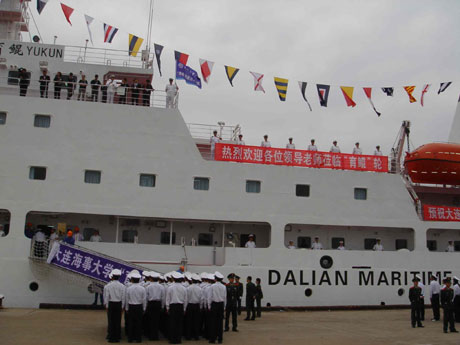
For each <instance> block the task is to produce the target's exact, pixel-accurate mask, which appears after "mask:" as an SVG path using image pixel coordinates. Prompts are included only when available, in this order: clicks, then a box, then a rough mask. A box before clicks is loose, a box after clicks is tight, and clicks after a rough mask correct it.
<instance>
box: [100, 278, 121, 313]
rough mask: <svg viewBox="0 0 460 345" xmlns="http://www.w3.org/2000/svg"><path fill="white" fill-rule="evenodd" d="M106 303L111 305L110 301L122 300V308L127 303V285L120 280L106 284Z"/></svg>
mask: <svg viewBox="0 0 460 345" xmlns="http://www.w3.org/2000/svg"><path fill="white" fill-rule="evenodd" d="M103 295H104V305H105V307H106V308H108V307H109V302H121V306H122V308H124V307H125V303H126V287H125V286H124V285H123V284H122V283H120V282H119V281H118V280H112V281H111V282H110V283H108V284H107V285H106V286H104V293H103Z"/></svg>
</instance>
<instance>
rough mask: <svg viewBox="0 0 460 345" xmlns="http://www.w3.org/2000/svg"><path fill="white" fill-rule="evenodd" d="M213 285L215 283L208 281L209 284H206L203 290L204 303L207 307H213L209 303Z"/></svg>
mask: <svg viewBox="0 0 460 345" xmlns="http://www.w3.org/2000/svg"><path fill="white" fill-rule="evenodd" d="M212 285H213V284H210V283H208V286H206V287H205V288H204V290H203V305H204V306H205V308H206V309H211V305H210V304H209V296H210V294H211V287H212Z"/></svg>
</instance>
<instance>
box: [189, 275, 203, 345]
mask: <svg viewBox="0 0 460 345" xmlns="http://www.w3.org/2000/svg"><path fill="white" fill-rule="evenodd" d="M191 278H192V283H191V284H190V285H189V287H188V288H187V301H188V303H187V312H186V314H185V338H186V339H187V340H192V338H193V339H194V340H199V339H200V328H201V322H200V306H201V299H202V295H203V291H202V289H201V287H200V283H201V278H200V276H199V275H198V274H196V273H193V274H192V276H191Z"/></svg>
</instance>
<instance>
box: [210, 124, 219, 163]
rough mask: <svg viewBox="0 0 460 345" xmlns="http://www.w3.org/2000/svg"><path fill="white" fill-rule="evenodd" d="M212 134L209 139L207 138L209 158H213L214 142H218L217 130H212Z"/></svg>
mask: <svg viewBox="0 0 460 345" xmlns="http://www.w3.org/2000/svg"><path fill="white" fill-rule="evenodd" d="M213 134H214V135H213V136H212V137H211V139H209V142H210V143H211V159H214V152H215V150H216V143H218V142H220V138H219V137H218V136H217V131H216V130H215V131H214V132H213Z"/></svg>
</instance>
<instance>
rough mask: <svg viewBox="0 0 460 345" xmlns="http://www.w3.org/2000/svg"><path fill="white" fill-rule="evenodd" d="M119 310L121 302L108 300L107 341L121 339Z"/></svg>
mask: <svg viewBox="0 0 460 345" xmlns="http://www.w3.org/2000/svg"><path fill="white" fill-rule="evenodd" d="M121 311H122V310H121V302H109V307H108V308H107V322H108V326H109V327H108V338H109V341H117V340H120V339H121Z"/></svg>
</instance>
